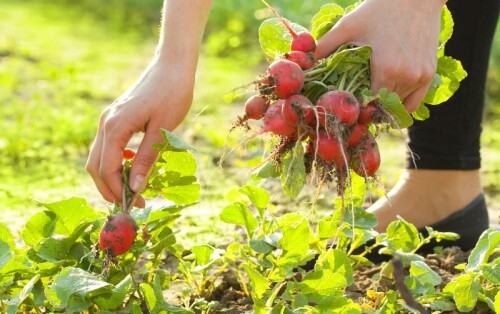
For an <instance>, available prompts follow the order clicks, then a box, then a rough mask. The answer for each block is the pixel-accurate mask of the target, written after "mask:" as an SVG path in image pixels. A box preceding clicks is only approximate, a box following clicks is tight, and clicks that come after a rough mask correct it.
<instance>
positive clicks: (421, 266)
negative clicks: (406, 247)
mask: <svg viewBox="0 0 500 314" xmlns="http://www.w3.org/2000/svg"><path fill="white" fill-rule="evenodd" d="M410 275H412V276H414V277H415V278H416V279H417V280H418V281H419V282H420V283H421V284H423V285H431V286H437V285H439V284H440V283H441V277H440V276H439V274H437V273H436V272H435V271H434V270H432V268H430V267H429V266H428V265H427V264H426V263H424V262H422V261H414V262H411V266H410Z"/></svg>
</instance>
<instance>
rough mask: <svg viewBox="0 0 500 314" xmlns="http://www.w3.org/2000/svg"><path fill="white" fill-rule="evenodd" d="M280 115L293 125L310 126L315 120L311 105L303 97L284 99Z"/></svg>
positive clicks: (295, 96)
mask: <svg viewBox="0 0 500 314" xmlns="http://www.w3.org/2000/svg"><path fill="white" fill-rule="evenodd" d="M282 114H283V117H284V118H285V119H286V120H287V121H289V122H290V123H292V124H293V125H300V124H308V125H311V124H312V123H313V122H314V119H315V115H314V109H313V104H312V103H311V101H310V100H309V98H307V97H306V96H303V95H292V96H290V97H288V98H287V99H285V103H284V104H283V113H282Z"/></svg>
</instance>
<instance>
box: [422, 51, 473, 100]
mask: <svg viewBox="0 0 500 314" xmlns="http://www.w3.org/2000/svg"><path fill="white" fill-rule="evenodd" d="M466 76H467V72H465V70H464V68H463V67H462V63H460V61H458V60H456V59H453V58H452V57H448V56H441V57H439V58H438V62H437V70H436V74H435V75H434V78H433V80H432V82H431V86H430V88H429V90H428V92H427V94H426V95H425V98H424V102H425V103H427V104H430V105H438V104H440V103H443V102H445V101H447V100H448V99H449V98H450V97H451V96H452V95H453V94H454V93H455V92H456V91H457V90H458V88H459V87H460V82H461V81H462V80H463V79H464V78H465V77H466Z"/></svg>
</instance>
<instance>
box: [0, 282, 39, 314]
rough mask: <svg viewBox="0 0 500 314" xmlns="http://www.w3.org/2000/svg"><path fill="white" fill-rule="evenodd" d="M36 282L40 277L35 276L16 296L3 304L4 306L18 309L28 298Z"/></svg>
mask: <svg viewBox="0 0 500 314" xmlns="http://www.w3.org/2000/svg"><path fill="white" fill-rule="evenodd" d="M38 280H40V275H39V274H36V275H35V276H34V277H33V278H31V279H30V281H29V282H28V283H27V284H26V285H25V286H24V287H23V289H22V290H21V291H20V292H19V293H18V294H17V295H15V296H14V297H13V298H12V299H10V300H8V301H7V302H5V304H7V305H11V306H15V307H16V308H19V306H20V305H21V304H23V302H24V301H25V300H26V299H27V298H28V297H29V295H30V293H31V292H32V290H33V288H34V287H35V284H36V283H37V281H38ZM16 313H17V312H16Z"/></svg>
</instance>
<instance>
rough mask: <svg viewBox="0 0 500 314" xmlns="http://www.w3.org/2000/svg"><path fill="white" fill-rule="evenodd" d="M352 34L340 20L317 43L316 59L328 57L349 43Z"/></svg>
mask: <svg viewBox="0 0 500 314" xmlns="http://www.w3.org/2000/svg"><path fill="white" fill-rule="evenodd" d="M349 38H350V34H349V32H348V30H347V29H346V28H345V27H344V23H342V20H340V21H339V22H338V23H337V24H335V25H334V26H333V27H332V28H331V29H330V30H329V31H328V32H327V33H326V34H324V35H323V36H322V37H321V38H320V39H318V42H317V43H316V50H315V52H314V55H315V57H316V59H322V58H325V57H328V56H329V55H330V54H332V53H333V52H334V51H336V50H337V49H338V48H339V47H340V46H342V45H343V44H345V43H347V42H348V41H349Z"/></svg>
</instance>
